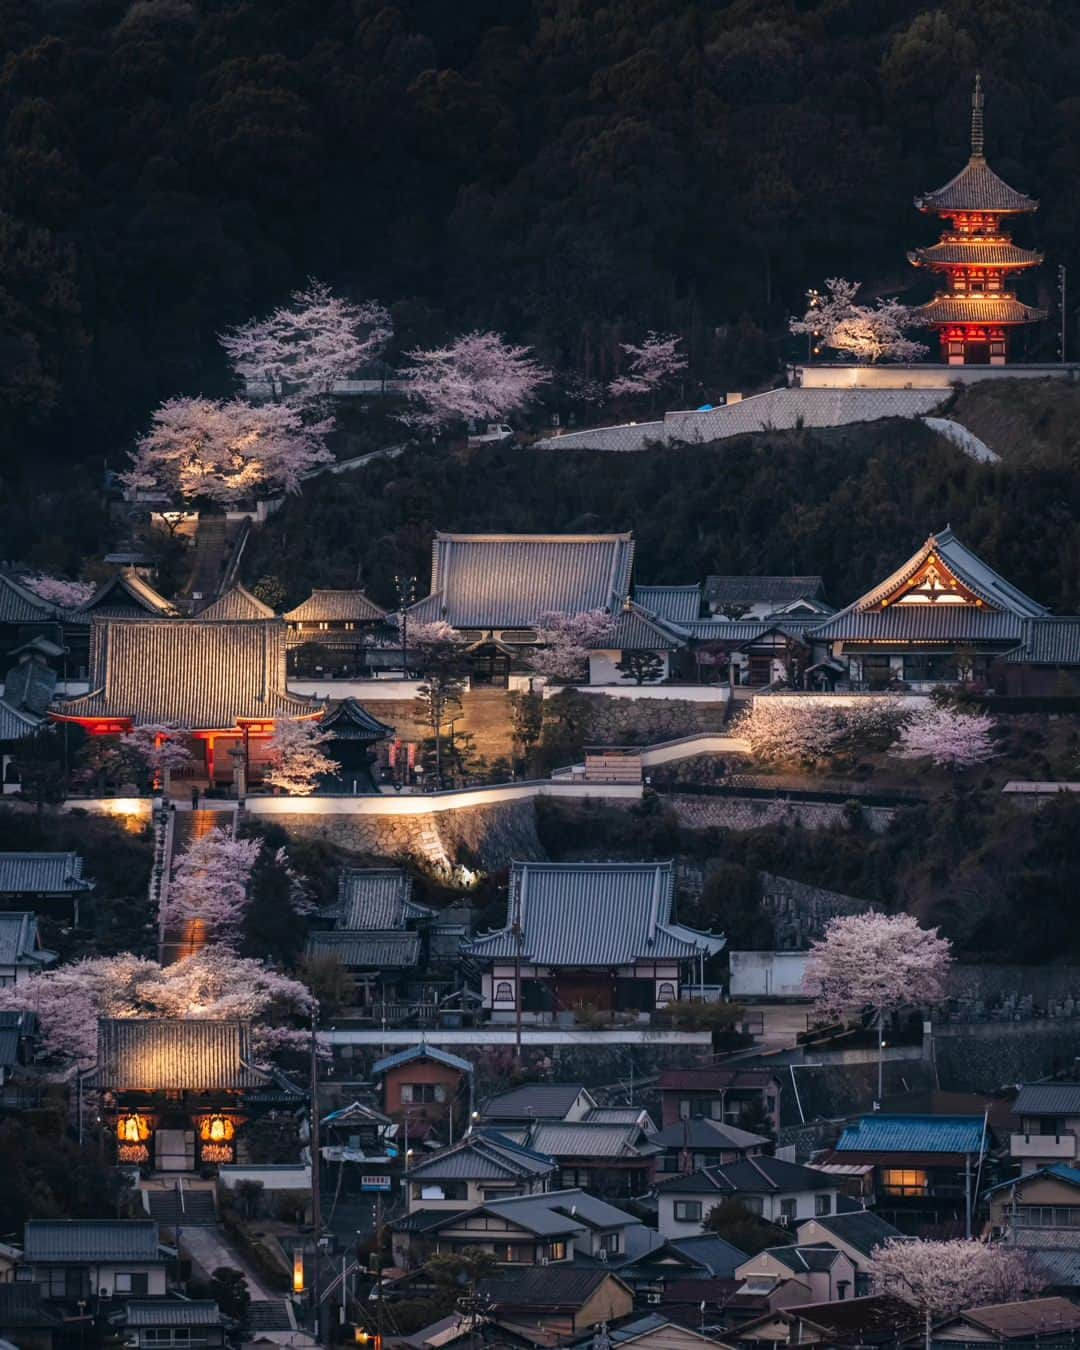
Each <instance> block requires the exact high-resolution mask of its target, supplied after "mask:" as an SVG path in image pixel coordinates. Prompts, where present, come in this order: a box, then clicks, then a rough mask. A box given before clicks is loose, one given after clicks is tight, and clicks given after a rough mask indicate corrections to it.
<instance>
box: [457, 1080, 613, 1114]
mask: <svg viewBox="0 0 1080 1350" xmlns="http://www.w3.org/2000/svg"><path fill="white" fill-rule="evenodd" d="M583 1092H584V1093H585V1094H586V1096H588V1089H587V1088H586V1087H585V1084H584V1083H523V1084H522V1085H521V1087H517V1088H513V1089H511V1091H509V1092H501V1093H499V1095H498V1096H497V1097H489V1098H488V1100H487V1101H486V1102H485V1103H484V1109H483V1113H482V1114H483V1116H484V1118H485V1120H529V1119H534V1120H563V1119H564V1118H565V1116H566V1113H567V1112H568V1111H569V1110H570V1109H571V1108H572V1107H573V1105H574V1103H575V1102H576V1101H577V1099H578V1098H579V1097H580V1096H581V1094H582V1093H583ZM588 1100H589V1101H590V1102H591V1101H592V1098H591V1097H588ZM593 1105H595V1103H593Z"/></svg>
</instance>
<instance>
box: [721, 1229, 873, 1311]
mask: <svg viewBox="0 0 1080 1350" xmlns="http://www.w3.org/2000/svg"><path fill="white" fill-rule="evenodd" d="M735 1278H736V1279H737V1280H740V1281H741V1284H740V1286H739V1289H738V1291H737V1293H738V1296H739V1297H746V1296H751V1297H755V1298H761V1299H764V1300H765V1301H766V1303H767V1305H768V1310H769V1311H770V1312H773V1311H775V1310H776V1309H777V1308H790V1307H793V1306H795V1305H798V1304H803V1303H833V1302H835V1301H837V1300H839V1299H846V1298H851V1297H853V1296H854V1294H855V1267H854V1265H853V1264H852V1262H851V1259H850V1257H848V1256H846V1255H845V1254H844V1253H843V1252H842V1251H839V1250H838V1249H837V1248H836V1247H830V1246H829V1245H828V1244H827V1243H811V1244H805V1243H802V1242H800V1243H798V1244H796V1245H794V1246H790V1247H768V1248H766V1250H765V1251H762V1252H758V1254H757V1255H756V1256H751V1257H748V1258H747V1259H746V1260H745V1261H744V1262H743V1263H742V1265H741V1266H739V1267H738V1269H737V1270H736V1271H735Z"/></svg>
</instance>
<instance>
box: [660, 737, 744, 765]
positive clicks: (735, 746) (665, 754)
mask: <svg viewBox="0 0 1080 1350" xmlns="http://www.w3.org/2000/svg"><path fill="white" fill-rule="evenodd" d="M749 753H750V742H749V741H747V740H743V738H742V737H741V736H720V735H703V736H680V737H679V738H678V739H677V740H673V741H661V742H660V743H659V744H657V745H650V746H647V747H646V748H645V749H644V750H642V752H641V763H642V765H643V766H644V767H645V768H653V767H654V766H656V765H658V764H672V763H674V762H675V761H676V760H680V759H692V758H693V757H694V756H695V755H748V754H749Z"/></svg>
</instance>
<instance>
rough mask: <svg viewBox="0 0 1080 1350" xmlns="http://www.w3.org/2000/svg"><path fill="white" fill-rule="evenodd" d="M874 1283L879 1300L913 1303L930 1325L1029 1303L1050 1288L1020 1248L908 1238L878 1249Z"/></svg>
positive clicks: (875, 1257)
mask: <svg viewBox="0 0 1080 1350" xmlns="http://www.w3.org/2000/svg"><path fill="white" fill-rule="evenodd" d="M871 1278H872V1280H873V1288H874V1292H875V1293H876V1294H892V1295H893V1296H894V1297H896V1298H901V1299H903V1300H904V1302H905V1303H910V1304H911V1305H912V1307H915V1308H918V1309H919V1311H920V1312H921V1313H922V1314H923V1316H924V1317H925V1319H926V1321H927V1323H928V1324H930V1323H933V1322H938V1321H941V1320H943V1319H944V1318H948V1317H952V1316H953V1315H954V1314H956V1313H958V1312H961V1311H962V1310H963V1309H965V1308H977V1307H979V1306H981V1305H985V1304H990V1303H1011V1302H1013V1301H1014V1300H1017V1299H1023V1298H1028V1297H1030V1295H1032V1294H1035V1293H1038V1292H1039V1291H1040V1290H1041V1289H1042V1288H1043V1287H1044V1286H1045V1283H1046V1281H1045V1280H1044V1279H1042V1278H1041V1277H1040V1276H1039V1274H1038V1272H1037V1271H1036V1270H1035V1269H1034V1267H1033V1266H1032V1264H1031V1262H1030V1260H1029V1259H1028V1257H1027V1255H1026V1254H1025V1253H1024V1252H1022V1251H1018V1250H1017V1249H1016V1248H1015V1247H1002V1246H988V1245H987V1244H986V1243H985V1242H974V1241H971V1240H960V1241H952V1242H920V1241H917V1240H912V1239H906V1238H890V1239H889V1241H887V1242H884V1243H882V1244H881V1246H879V1247H876V1248H875V1249H874V1262H873V1271H872V1276H871Z"/></svg>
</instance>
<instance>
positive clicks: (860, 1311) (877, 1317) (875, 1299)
mask: <svg viewBox="0 0 1080 1350" xmlns="http://www.w3.org/2000/svg"><path fill="white" fill-rule="evenodd" d="M920 1320H921V1319H920V1315H919V1312H918V1310H917V1309H916V1308H914V1307H912V1305H911V1304H910V1303H905V1302H904V1301H903V1299H899V1298H895V1297H894V1296H893V1295H891V1294H870V1295H867V1297H865V1298H846V1299H841V1300H839V1301H838V1302H833V1303H807V1304H802V1305H800V1306H799V1307H794V1308H781V1309H779V1310H778V1311H776V1312H770V1313H766V1314H764V1315H763V1316H762V1317H758V1318H755V1319H754V1320H753V1321H751V1322H747V1323H745V1324H744V1325H742V1326H740V1327H738V1328H737V1329H735V1330H734V1331H733V1332H732V1333H731V1338H732V1340H733V1341H734V1343H735V1344H736V1345H737V1346H738V1347H739V1348H740V1350H758V1347H766V1346H767V1347H772V1346H780V1345H819V1346H821V1347H822V1348H823V1350H825V1347H828V1350H869V1347H871V1346H878V1345H880V1346H882V1347H885V1346H888V1347H890V1350H891V1347H893V1346H896V1345H898V1344H900V1343H901V1342H902V1341H903V1340H904V1339H905V1338H906V1337H907V1336H909V1335H911V1334H912V1333H914V1332H915V1331H916V1330H917V1329H919V1327H920Z"/></svg>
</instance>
